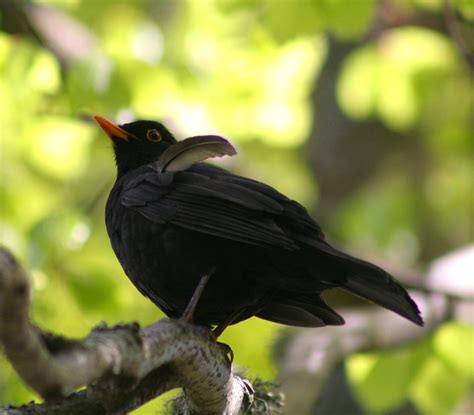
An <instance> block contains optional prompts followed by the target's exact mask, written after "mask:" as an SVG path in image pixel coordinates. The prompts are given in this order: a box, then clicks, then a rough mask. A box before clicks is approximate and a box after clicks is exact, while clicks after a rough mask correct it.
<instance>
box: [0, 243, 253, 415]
mask: <svg viewBox="0 0 474 415" xmlns="http://www.w3.org/2000/svg"><path fill="white" fill-rule="evenodd" d="M29 299H30V285H29V280H28V276H27V274H26V272H25V271H24V269H23V268H22V267H21V266H20V265H19V264H18V262H17V261H16V260H15V259H14V257H13V256H12V255H11V254H10V253H9V252H7V251H6V250H4V249H1V248H0V342H1V343H2V344H3V347H4V351H5V354H6V356H7V357H8V359H9V360H10V362H11V364H12V365H13V367H14V368H15V370H16V371H17V372H18V374H19V375H20V377H21V378H22V379H23V380H24V381H25V383H27V384H28V385H29V386H30V387H31V388H32V389H34V390H35V391H36V392H38V394H39V395H41V396H42V397H43V398H45V399H46V403H45V404H43V405H34V404H32V405H28V406H24V407H21V408H16V409H15V411H16V412H14V413H32V411H33V413H48V414H50V413H88V414H91V413H124V412H126V411H130V410H132V409H134V408H136V407H138V406H140V405H142V404H143V403H145V402H146V401H148V400H150V399H153V398H154V397H156V396H158V395H160V394H162V393H164V392H166V391H168V390H170V389H173V388H175V387H178V386H181V387H183V389H184V392H185V395H186V398H187V404H188V406H189V407H190V409H191V410H192V411H194V412H195V413H197V414H199V413H205V414H209V415H211V414H219V415H220V414H237V413H238V412H239V410H240V408H241V406H242V403H243V402H244V401H245V400H246V399H247V400H249V399H250V400H251V398H252V394H253V390H252V389H251V387H249V386H248V385H249V384H248V382H245V381H243V380H242V379H241V378H239V377H238V376H236V375H234V374H233V373H232V367H231V363H230V361H229V358H228V357H227V351H228V348H227V346H226V347H223V345H221V344H219V343H217V342H216V341H215V340H214V338H213V337H212V334H211V332H210V331H209V329H207V328H203V327H198V326H193V325H189V324H186V323H183V322H181V321H176V320H168V319H164V320H161V321H159V322H157V323H155V324H152V325H150V326H148V327H145V328H142V329H140V327H139V326H138V324H128V325H119V326H115V327H112V328H107V327H98V328H96V329H94V330H93V331H92V332H91V333H90V334H89V336H87V337H86V338H85V339H84V340H81V341H78V340H67V339H63V338H60V337H58V336H54V335H48V334H46V333H43V332H42V331H41V330H40V329H38V328H36V327H35V326H33V325H32V324H31V323H30V321H29V318H28V309H29ZM94 383H95V385H94V386H91V387H89V388H88V389H86V390H85V391H82V392H80V393H77V394H74V395H73V396H72V397H70V398H67V399H64V398H65V397H66V396H68V395H69V394H71V393H72V392H73V391H74V390H75V389H77V388H78V387H81V386H84V385H91V384H94ZM57 400H60V402H59V403H58V402H57ZM51 401H53V402H51ZM11 410H12V411H13V409H11ZM18 411H20V412H18ZM12 413H13V412H12Z"/></svg>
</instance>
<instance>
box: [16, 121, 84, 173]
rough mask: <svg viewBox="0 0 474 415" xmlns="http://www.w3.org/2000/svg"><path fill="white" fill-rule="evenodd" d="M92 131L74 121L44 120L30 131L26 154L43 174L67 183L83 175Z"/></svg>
mask: <svg viewBox="0 0 474 415" xmlns="http://www.w3.org/2000/svg"><path fill="white" fill-rule="evenodd" d="M92 131H93V130H92V128H91V127H90V126H87V125H85V124H83V123H80V122H78V121H75V120H71V119H68V118H60V117H44V118H41V119H39V120H38V121H36V122H34V123H32V124H31V125H30V126H29V128H28V129H27V131H26V133H25V138H26V140H27V141H26V142H25V145H24V151H25V153H26V156H27V159H28V160H29V161H30V162H31V163H32V164H33V165H34V166H35V167H36V168H38V169H40V170H41V171H42V172H43V173H45V174H47V175H50V176H52V177H54V178H55V179H57V180H61V181H63V180H64V181H67V180H70V179H73V178H76V177H79V176H80V175H81V174H82V173H83V172H84V170H85V168H86V166H87V162H88V153H87V150H88V144H89V142H90V140H91V139H92Z"/></svg>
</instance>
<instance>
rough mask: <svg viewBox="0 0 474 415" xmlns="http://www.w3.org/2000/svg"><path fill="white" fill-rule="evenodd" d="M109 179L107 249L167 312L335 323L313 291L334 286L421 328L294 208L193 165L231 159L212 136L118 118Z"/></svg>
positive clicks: (393, 286)
mask: <svg viewBox="0 0 474 415" xmlns="http://www.w3.org/2000/svg"><path fill="white" fill-rule="evenodd" d="M94 118H95V120H96V121H97V123H98V124H99V125H100V126H101V127H102V129H103V130H104V131H105V132H106V133H107V135H108V136H109V137H110V139H111V141H112V144H113V149H114V152H115V160H116V164H117V179H116V182H115V184H114V186H113V188H112V190H111V192H110V195H109V198H108V201H107V206H106V225H107V231H108V234H109V237H110V241H111V244H112V248H113V250H114V251H115V254H116V255H117V258H118V260H119V261H120V263H121V265H122V267H123V269H124V271H125V273H126V274H127V276H128V277H129V278H130V280H131V281H132V282H133V284H134V285H135V286H136V287H137V288H138V290H139V291H140V292H141V293H142V294H143V295H145V296H146V297H148V298H149V299H150V300H151V301H153V302H154V303H155V304H156V305H157V306H158V307H159V308H160V309H161V310H163V312H164V313H165V314H167V315H168V316H169V317H171V318H178V317H184V318H185V319H186V320H187V321H193V322H194V323H196V324H200V325H206V326H217V327H216V329H215V330H216V332H217V335H218V334H220V333H221V332H222V331H223V329H224V328H225V327H227V326H228V325H229V324H234V323H237V322H239V321H242V320H245V319H248V318H250V317H252V316H257V317H260V318H262V319H265V320H270V321H273V322H277V323H281V324H286V325H290V326H302V327H320V326H325V325H340V324H344V320H343V318H342V317H341V316H340V315H339V314H337V313H336V312H335V311H334V310H333V309H331V308H330V307H329V306H328V305H327V304H326V303H325V302H324V301H323V300H322V299H321V297H320V294H321V293H322V292H323V291H324V290H326V289H330V288H335V287H340V288H343V289H345V290H347V291H349V292H350V293H353V294H356V295H358V296H360V297H362V298H364V299H366V300H369V301H371V302H373V303H375V304H378V305H380V306H382V307H385V308H387V309H389V310H392V311H394V312H395V313H398V314H399V315H401V316H403V317H405V318H406V319H408V320H410V321H412V322H414V323H416V324H418V325H422V324H423V321H422V319H421V317H420V312H419V310H418V307H417V305H416V304H415V302H414V301H413V300H412V299H411V298H410V296H409V295H408V293H407V292H406V291H405V289H404V288H403V287H402V286H401V285H400V284H399V283H398V282H396V281H395V279H394V278H392V277H391V276H390V275H389V274H388V273H387V272H385V271H384V270H383V269H381V268H379V267H377V266H375V265H373V264H371V263H369V262H366V261H363V260H361V259H358V258H355V257H352V256H350V255H348V254H346V253H344V252H341V251H339V250H337V249H336V248H334V247H332V246H331V245H330V244H329V243H328V242H327V241H326V240H325V237H324V234H323V232H322V230H321V228H320V227H319V226H318V224H317V223H316V222H315V221H314V220H313V219H312V218H311V217H310V216H309V214H308V212H307V211H306V210H305V208H304V207H302V206H301V205H300V204H299V203H297V202H295V201H293V200H291V199H289V198H287V197H286V196H285V195H283V194H281V193H279V192H278V191H277V190H275V189H274V188H272V187H270V186H268V185H266V184H263V183H260V182H258V181H255V180H252V179H248V178H245V177H241V176H237V175H234V174H232V173H230V172H228V171H226V170H224V169H222V168H219V167H215V166H212V165H209V164H207V163H202V161H203V160H205V159H207V158H211V157H220V156H224V155H229V156H232V155H234V154H236V151H235V149H234V148H233V147H232V145H231V144H230V143H229V142H228V141H227V140H225V139H224V138H222V137H219V136H215V135H205V136H195V137H190V138H187V139H185V140H182V141H179V142H178V141H177V140H176V139H175V138H174V136H173V135H172V134H171V133H170V132H169V131H168V129H167V128H166V127H165V126H164V125H163V124H161V123H158V122H154V121H135V122H132V123H128V124H123V125H120V126H119V125H116V124H114V123H113V122H111V121H109V120H107V119H105V118H103V117H100V116H96V117H94Z"/></svg>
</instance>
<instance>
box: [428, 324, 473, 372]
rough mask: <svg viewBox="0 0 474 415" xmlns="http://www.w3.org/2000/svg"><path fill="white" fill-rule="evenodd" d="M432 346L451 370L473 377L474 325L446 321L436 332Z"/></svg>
mask: <svg viewBox="0 0 474 415" xmlns="http://www.w3.org/2000/svg"><path fill="white" fill-rule="evenodd" d="M433 347H434V350H435V352H436V353H437V354H438V356H439V357H441V358H442V359H443V360H444V362H445V363H446V364H448V365H449V366H450V367H452V369H453V370H455V371H458V372H459V373H460V375H462V376H465V377H469V378H470V379H474V327H472V326H471V327H470V326H468V325H463V324H459V323H447V324H445V325H444V326H443V327H441V328H440V329H439V330H438V331H437V332H436V335H435V337H434V338H433ZM469 351H470V352H469Z"/></svg>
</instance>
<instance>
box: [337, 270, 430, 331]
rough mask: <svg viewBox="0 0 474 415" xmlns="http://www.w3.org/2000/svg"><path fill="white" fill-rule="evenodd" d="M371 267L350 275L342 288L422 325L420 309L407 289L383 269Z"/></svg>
mask: <svg viewBox="0 0 474 415" xmlns="http://www.w3.org/2000/svg"><path fill="white" fill-rule="evenodd" d="M372 267H373V268H371V269H369V268H368V269H366V270H365V272H364V273H363V274H362V273H361V274H352V275H350V276H349V277H348V278H347V281H346V282H345V283H344V284H343V285H342V288H344V289H346V290H347V291H349V292H351V293H353V294H356V295H358V296H360V297H362V298H364V299H366V300H369V301H371V302H373V303H375V304H378V305H380V306H382V307H384V308H387V309H388V310H391V311H394V312H395V313H397V314H399V315H400V316H402V317H405V318H406V319H408V320H410V321H412V322H413V323H415V324H418V325H419V326H422V325H423V319H422V318H421V316H420V310H419V309H418V306H417V305H416V303H415V302H414V301H413V300H412V299H411V297H410V296H409V295H408V293H407V291H406V290H405V289H404V288H403V287H402V286H401V285H400V284H398V283H397V282H396V281H395V280H394V279H393V278H392V277H391V276H390V275H389V274H387V273H386V272H385V271H383V270H382V269H380V268H376V267H375V266H372Z"/></svg>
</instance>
